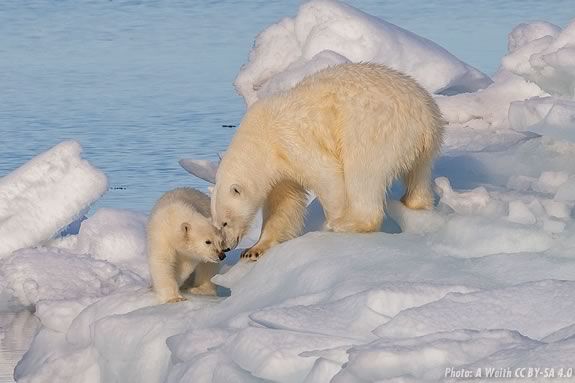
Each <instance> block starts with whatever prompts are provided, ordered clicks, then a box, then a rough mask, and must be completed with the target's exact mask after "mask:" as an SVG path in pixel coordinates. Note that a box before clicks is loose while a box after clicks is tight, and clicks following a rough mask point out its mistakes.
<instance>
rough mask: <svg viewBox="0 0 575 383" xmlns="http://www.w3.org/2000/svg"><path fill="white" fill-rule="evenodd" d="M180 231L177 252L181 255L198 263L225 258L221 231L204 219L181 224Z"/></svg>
mask: <svg viewBox="0 0 575 383" xmlns="http://www.w3.org/2000/svg"><path fill="white" fill-rule="evenodd" d="M180 231H181V232H180V239H181V241H180V244H179V246H178V251H179V252H180V253H182V254H183V255H185V256H187V257H189V258H193V259H195V260H198V261H200V262H219V261H221V260H223V259H224V258H225V257H226V256H225V254H224V252H223V251H222V249H223V248H224V247H223V246H224V238H223V236H222V233H221V231H220V230H218V229H216V228H215V227H214V226H213V225H212V224H211V222H210V221H209V220H207V219H205V218H204V217H201V219H195V220H191V221H190V222H183V223H182V224H181V226H180Z"/></svg>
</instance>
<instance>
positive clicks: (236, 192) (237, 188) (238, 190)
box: [230, 184, 243, 197]
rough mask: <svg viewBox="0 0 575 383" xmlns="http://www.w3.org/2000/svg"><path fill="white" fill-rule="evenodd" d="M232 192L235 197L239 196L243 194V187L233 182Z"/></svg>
mask: <svg viewBox="0 0 575 383" xmlns="http://www.w3.org/2000/svg"><path fill="white" fill-rule="evenodd" d="M230 193H232V195H233V196H234V197H239V196H241V195H242V194H243V190H242V187H241V186H240V185H238V184H233V185H232V186H230Z"/></svg>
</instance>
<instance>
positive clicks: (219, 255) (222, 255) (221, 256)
mask: <svg viewBox="0 0 575 383" xmlns="http://www.w3.org/2000/svg"><path fill="white" fill-rule="evenodd" d="M218 258H219V259H220V261H223V260H224V259H226V255H225V254H224V252H223V251H222V252H221V253H220V254H218Z"/></svg>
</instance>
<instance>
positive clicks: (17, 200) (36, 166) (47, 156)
mask: <svg viewBox="0 0 575 383" xmlns="http://www.w3.org/2000/svg"><path fill="white" fill-rule="evenodd" d="M81 151H82V148H81V146H80V144H79V143H77V142H76V141H65V142H62V143H60V144H59V145H56V146H55V147H53V148H51V149H50V150H48V151H46V152H44V153H42V154H40V155H38V156H37V157H35V158H33V159H32V160H30V161H29V162H27V163H26V164H24V165H23V166H21V167H19V168H18V169H16V170H14V171H13V172H11V173H9V174H8V175H6V176H4V177H2V178H0V258H2V257H5V256H6V255H9V254H10V253H11V252H12V251H14V250H17V249H21V248H24V247H28V246H33V245H36V244H38V243H40V242H42V241H45V240H48V239H50V238H51V237H53V236H54V235H55V234H57V233H58V232H59V231H60V230H62V229H64V228H65V227H66V226H67V225H68V224H69V223H70V222H72V221H73V220H74V219H76V218H79V217H81V216H82V213H83V212H84V210H86V209H88V208H89V207H90V205H91V204H92V203H93V202H94V201H96V200H97V199H98V198H99V197H101V196H102V194H104V192H105V191H106V190H107V188H108V181H107V178H106V176H105V175H104V174H103V173H102V172H101V171H99V170H98V169H96V168H95V167H93V166H92V165H91V164H90V163H89V162H87V161H86V160H83V159H82V158H81V157H80V154H81Z"/></svg>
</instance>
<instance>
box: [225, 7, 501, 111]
mask: <svg viewBox="0 0 575 383" xmlns="http://www.w3.org/2000/svg"><path fill="white" fill-rule="evenodd" d="M360 61H369V62H376V63H381V64H386V65H388V66H391V67H393V68H396V69H399V70H401V71H403V72H405V73H407V74H409V75H411V76H412V77H413V78H415V79H416V80H418V81H419V82H420V83H421V84H422V85H423V86H424V87H425V88H426V89H428V90H429V91H430V92H434V93H447V94H449V93H457V92H469V91H475V90H478V89H481V88H484V87H486V86H487V85H489V84H490V83H491V79H490V78H489V77H488V76H486V75H485V74H483V73H481V72H479V71H478V70H477V69H475V68H473V67H471V66H469V65H467V64H465V63H464V62H462V61H460V60H459V59H457V58H456V57H455V56H453V55H452V54H451V53H449V52H448V51H447V50H445V49H444V48H442V47H440V46H438V45H437V44H435V43H434V42H432V41H429V40H427V39H425V38H423V37H421V36H418V35H416V34H414V33H412V32H409V31H407V30H405V29H402V28H400V27H398V26H396V25H394V24H391V23H389V22H387V21H385V20H382V19H378V18H376V17H374V16H372V15H368V14H366V13H364V12H362V11H361V10H359V9H356V8H354V7H352V6H350V5H347V4H344V3H341V2H337V1H333V0H312V1H309V2H306V3H304V4H302V5H301V6H300V8H299V10H298V14H297V15H296V16H295V17H293V18H290V17H286V18H284V19H282V20H280V21H279V22H278V23H276V24H272V25H270V26H269V27H268V28H266V29H265V30H264V31H262V32H261V33H260V34H259V35H258V36H257V38H256V41H255V44H254V48H253V49H252V51H251V52H250V56H249V62H248V63H247V64H246V65H244V66H243V67H242V69H241V71H240V73H239V74H238V76H237V78H236V81H235V86H236V89H237V91H238V92H239V93H240V95H241V96H242V97H243V98H244V100H245V101H246V104H247V105H251V104H253V103H254V102H255V101H257V100H258V99H260V98H263V97H266V96H269V95H271V94H273V93H276V92H278V91H281V90H286V89H289V88H291V87H292V86H294V85H295V84H296V83H297V82H299V81H300V80H301V79H302V78H303V77H305V76H306V75H308V74H311V73H314V72H316V71H318V70H320V69H323V68H325V67H327V66H329V65H334V64H341V63H346V62H360Z"/></svg>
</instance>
